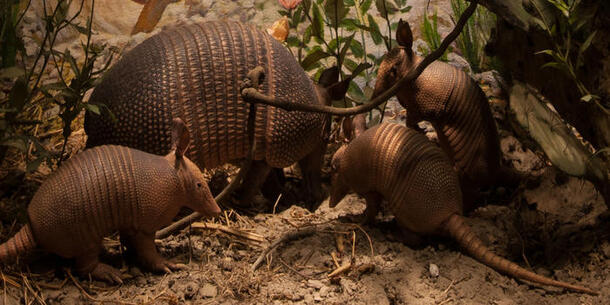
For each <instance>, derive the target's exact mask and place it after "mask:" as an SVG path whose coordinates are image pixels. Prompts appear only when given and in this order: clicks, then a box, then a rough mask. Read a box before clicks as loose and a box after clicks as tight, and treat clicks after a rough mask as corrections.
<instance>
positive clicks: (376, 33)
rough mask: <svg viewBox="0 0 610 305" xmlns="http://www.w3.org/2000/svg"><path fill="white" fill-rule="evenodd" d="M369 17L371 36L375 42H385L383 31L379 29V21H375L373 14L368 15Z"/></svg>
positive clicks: (377, 43)
mask: <svg viewBox="0 0 610 305" xmlns="http://www.w3.org/2000/svg"><path fill="white" fill-rule="evenodd" d="M368 19H369V24H370V28H371V30H370V33H371V38H372V39H373V43H375V44H376V45H379V44H381V43H382V42H383V37H382V36H381V31H380V30H379V25H378V24H377V22H375V19H374V18H373V16H371V15H368Z"/></svg>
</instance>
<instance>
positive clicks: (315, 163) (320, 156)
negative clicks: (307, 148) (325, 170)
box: [299, 143, 326, 210]
mask: <svg viewBox="0 0 610 305" xmlns="http://www.w3.org/2000/svg"><path fill="white" fill-rule="evenodd" d="M325 151H326V143H321V144H320V145H318V146H317V147H316V148H315V149H314V150H313V151H312V152H311V153H309V154H308V155H307V156H305V158H303V159H301V160H300V161H299V167H300V168H301V174H302V175H303V184H304V185H305V187H304V190H305V191H306V192H307V194H308V195H309V196H307V197H310V198H312V199H313V202H310V204H309V205H310V208H311V209H312V210H313V209H314V208H315V207H314V206H313V205H315V203H318V202H321V201H322V200H323V199H324V197H325V195H324V190H323V189H322V181H321V180H322V179H321V177H320V173H321V171H322V164H323V162H324V152H325Z"/></svg>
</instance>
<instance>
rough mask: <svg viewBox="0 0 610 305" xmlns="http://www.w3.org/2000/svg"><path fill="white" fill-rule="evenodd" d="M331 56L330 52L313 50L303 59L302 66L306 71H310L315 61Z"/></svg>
mask: <svg viewBox="0 0 610 305" xmlns="http://www.w3.org/2000/svg"><path fill="white" fill-rule="evenodd" d="M329 56H331V55H330V54H329V53H326V52H324V51H322V50H314V51H313V52H310V53H309V54H307V56H305V59H303V62H301V67H302V68H303V69H304V70H305V71H309V70H310V69H311V68H313V65H314V64H315V63H317V62H318V61H320V60H321V59H323V58H326V57H329Z"/></svg>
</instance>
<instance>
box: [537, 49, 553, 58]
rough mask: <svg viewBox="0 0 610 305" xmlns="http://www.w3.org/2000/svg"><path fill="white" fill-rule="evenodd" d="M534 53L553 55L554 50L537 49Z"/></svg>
mask: <svg viewBox="0 0 610 305" xmlns="http://www.w3.org/2000/svg"><path fill="white" fill-rule="evenodd" d="M535 54H536V55H538V54H546V55H550V56H554V54H555V52H554V51H553V50H549V49H546V50H542V51H538V52H536V53H535Z"/></svg>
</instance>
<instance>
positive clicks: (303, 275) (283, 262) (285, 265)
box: [278, 257, 311, 280]
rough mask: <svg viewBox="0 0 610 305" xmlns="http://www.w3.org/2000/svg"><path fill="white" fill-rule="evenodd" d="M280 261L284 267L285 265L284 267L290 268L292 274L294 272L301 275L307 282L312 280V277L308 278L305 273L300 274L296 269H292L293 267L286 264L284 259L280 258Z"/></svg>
mask: <svg viewBox="0 0 610 305" xmlns="http://www.w3.org/2000/svg"><path fill="white" fill-rule="evenodd" d="M278 260H279V261H280V263H281V264H282V265H284V267H286V268H288V270H290V271H292V272H294V273H296V274H298V275H300V276H301V277H302V278H304V279H306V280H309V279H311V277H309V276H306V275H305V274H303V273H301V272H299V270H297V269H294V267H292V266H290V265H288V264H287V263H286V262H285V261H284V260H283V259H282V258H280V257H278Z"/></svg>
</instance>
